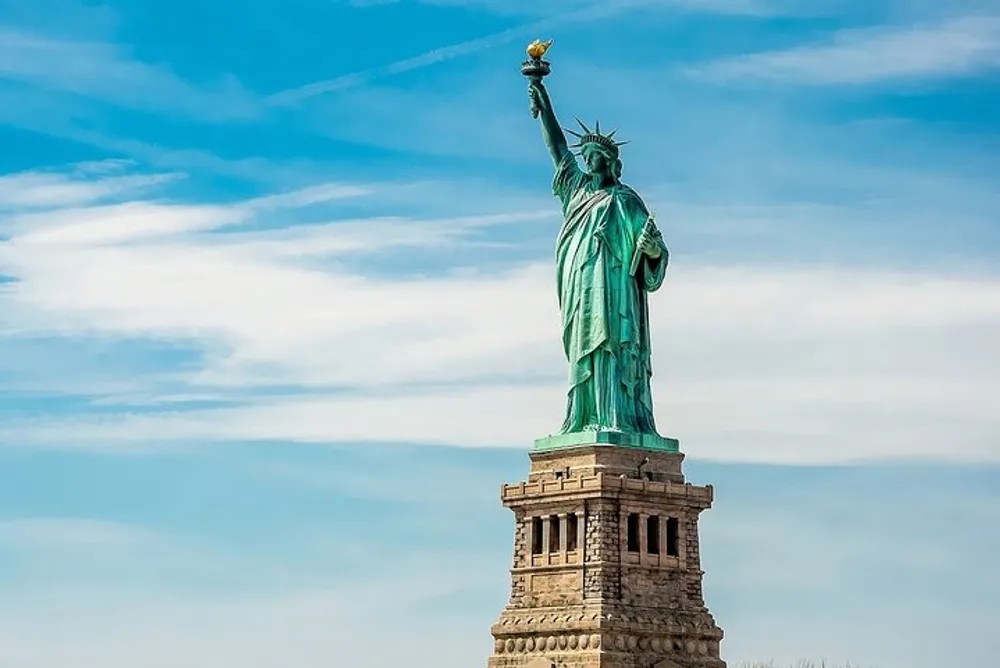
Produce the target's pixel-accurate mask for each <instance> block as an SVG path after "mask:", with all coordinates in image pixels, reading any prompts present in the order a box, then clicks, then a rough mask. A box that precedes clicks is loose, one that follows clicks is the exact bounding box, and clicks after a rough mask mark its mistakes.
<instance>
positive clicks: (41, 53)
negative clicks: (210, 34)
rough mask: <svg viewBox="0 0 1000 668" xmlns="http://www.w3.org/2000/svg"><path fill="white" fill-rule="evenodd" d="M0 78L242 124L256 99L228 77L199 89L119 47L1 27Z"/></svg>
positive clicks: (254, 111)
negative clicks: (236, 121) (240, 121)
mask: <svg viewBox="0 0 1000 668" xmlns="http://www.w3.org/2000/svg"><path fill="white" fill-rule="evenodd" d="M0 77H3V78H7V79H12V80H15V81H21V82H26V83H29V84H32V85H35V86H39V87H41V88H42V89H48V90H52V91H59V92H65V93H75V94H79V95H84V96H87V97H91V98H94V99H98V100H101V101H104V102H110V103H113V104H117V105H121V106H124V107H130V108H134V109H143V110H155V111H168V110H169V111H171V112H174V113H180V114H184V115H187V116H189V117H195V118H199V119H204V120H218V121H232V120H241V119H242V120H246V119H251V118H254V117H256V115H257V113H258V108H257V105H256V102H255V99H254V96H253V95H252V94H250V93H249V92H247V91H246V90H245V89H244V88H243V87H242V85H241V84H240V83H239V82H238V81H236V80H235V79H234V78H232V77H227V78H223V79H221V80H220V81H219V82H217V83H216V84H215V85H214V86H213V87H212V88H209V89H202V88H199V87H196V86H193V85H192V84H190V83H188V82H187V81H185V80H183V79H182V78H180V77H178V76H177V75H176V74H175V73H174V72H172V71H171V70H170V69H169V68H168V67H166V66H164V65H159V64H149V63H145V62H142V61H140V60H137V59H135V58H133V57H132V56H131V55H130V54H129V53H128V51H127V49H125V48H124V47H121V46H118V45H113V44H106V43H100V42H80V41H68V40H62V39H54V38H51V37H47V36H44V35H38V34H34V33H30V32H26V31H23V30H18V29H14V28H10V27H0Z"/></svg>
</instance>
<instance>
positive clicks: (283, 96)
mask: <svg viewBox="0 0 1000 668" xmlns="http://www.w3.org/2000/svg"><path fill="white" fill-rule="evenodd" d="M649 1H650V0H616V1H615V2H602V3H599V4H595V5H591V6H589V7H586V8H584V9H580V10H577V11H575V12H567V13H565V14H560V15H558V16H553V17H550V18H547V19H541V20H540V21H535V22H533V23H527V24H525V25H521V26H516V27H514V28H508V29H507V30H502V31H500V32H498V33H493V34H492V35H486V36H485V37H479V38H477V39H472V40H469V41H467V42H460V43H458V44H452V45H450V46H443V47H440V48H437V49H434V50H433V51H428V52H427V53H422V54H420V55H419V56H414V57H412V58H406V59H404V60H397V61H396V62H394V63H389V64H388V65H383V66H381V67H373V68H371V69H367V70H361V71H360V72H354V73H351V74H345V75H343V76H339V77H336V78H333V79H326V80H323V81H316V82H314V83H311V84H306V85H305V86H299V87H298V88H290V89H288V90H283V91H280V92H278V93H274V94H273V95H270V96H268V97H267V98H265V99H266V101H267V104H269V105H271V106H288V105H292V104H295V103H296V102H300V101H302V100H305V99H307V98H310V97H314V96H316V95H322V94H323V93H329V92H331V91H335V90H342V89H344V88H350V87H352V86H360V85H363V84H366V83H368V82H370V81H373V80H375V79H380V78H382V77H386V76H392V75H393V74H400V73H401V72H408V71H410V70H415V69H419V68H421V67H427V66H428V65H433V64H435V63H440V62H443V61H445V60H451V59H452V58H457V57H459V56H464V55H467V54H470V53H476V52H477V51H485V50H486V49H490V48H493V47H495V46H500V45H501V44H507V43H508V42H512V41H514V40H515V39H518V38H522V37H524V35H525V34H529V35H532V34H535V33H538V32H541V31H544V30H548V29H549V28H551V27H553V26H556V25H560V24H563V23H567V22H574V21H590V20H594V19H599V18H604V17H606V16H611V15H613V14H617V13H619V12H621V11H623V10H625V9H627V8H629V7H633V6H636V5H643V4H648V3H649Z"/></svg>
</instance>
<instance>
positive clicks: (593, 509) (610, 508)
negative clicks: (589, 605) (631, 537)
mask: <svg viewBox="0 0 1000 668" xmlns="http://www.w3.org/2000/svg"><path fill="white" fill-rule="evenodd" d="M619 515H620V513H619V509H618V502H617V501H614V500H611V499H597V500H592V501H588V502H587V514H586V518H585V521H586V523H587V524H586V533H585V537H586V544H585V546H584V555H585V557H584V578H583V597H584V598H585V599H604V600H617V599H619V598H620V597H621V565H620V559H621V556H620V555H621V539H620V535H621V531H620V525H619V521H618V518H619Z"/></svg>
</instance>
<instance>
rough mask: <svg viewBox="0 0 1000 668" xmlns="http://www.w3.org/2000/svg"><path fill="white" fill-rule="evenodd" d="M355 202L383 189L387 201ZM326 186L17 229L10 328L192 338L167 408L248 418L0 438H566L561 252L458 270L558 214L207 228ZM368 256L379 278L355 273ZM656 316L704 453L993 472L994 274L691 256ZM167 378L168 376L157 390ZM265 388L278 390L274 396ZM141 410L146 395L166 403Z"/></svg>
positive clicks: (659, 351) (274, 211) (87, 213)
mask: <svg viewBox="0 0 1000 668" xmlns="http://www.w3.org/2000/svg"><path fill="white" fill-rule="evenodd" d="M346 192H348V193H349V194H350V196H358V197H364V195H362V194H360V193H362V192H371V193H372V196H373V197H378V196H379V194H378V193H379V189H378V188H374V189H366V188H361V190H359V191H353V190H348V191H346ZM318 193H325V194H326V195H327V196H334V195H336V196H340V195H343V194H344V193H345V191H343V190H338V189H337V188H333V187H331V188H329V189H325V190H324V189H322V188H321V189H312V190H308V191H303V192H302V193H299V194H294V193H291V194H287V195H283V196H282V197H284V198H285V199H284V200H281V199H280V198H279V199H273V200H254V201H252V202H256V204H250V205H248V204H246V203H235V204H233V205H229V206H225V207H216V206H211V205H206V206H203V207H190V206H181V205H170V204H166V203H161V204H157V205H148V204H136V203H124V204H121V205H118V206H116V207H111V208H108V207H91V208H89V209H88V208H83V209H80V208H77V209H71V210H67V211H56V212H52V213H49V214H37V213H36V214H30V217H28V216H25V217H22V218H20V219H19V220H20V222H19V224H18V225H16V226H14V228H13V229H14V230H15V233H14V234H13V235H12V238H11V239H10V240H9V241H7V242H3V243H0V263H2V264H0V266H3V267H4V272H5V273H8V274H12V275H14V276H16V277H17V278H18V279H19V280H18V281H17V282H16V283H11V284H6V285H4V286H3V287H2V291H0V304H2V305H3V306H4V309H3V310H4V313H5V320H6V323H7V324H6V329H7V330H8V331H11V332H18V334H19V336H21V337H24V336H30V335H50V334H52V333H61V334H72V335H80V334H90V335H99V336H104V337H107V336H111V337H123V336H124V337H140V338H148V339H152V340H158V341H180V342H185V343H187V344H188V345H196V346H199V347H201V348H202V350H203V351H204V353H203V357H202V359H201V361H200V363H199V364H198V365H196V366H195V367H185V368H183V369H171V370H169V371H171V372H172V373H173V377H174V380H175V385H174V386H172V387H171V388H170V390H169V394H173V395H178V396H185V395H198V394H205V395H208V396H216V397H218V396H220V395H221V396H225V395H226V393H227V392H228V393H230V395H229V396H231V397H232V398H233V399H234V400H236V401H238V402H240V405H239V406H238V407H235V408H225V409H217V410H184V411H180V412H164V411H169V405H168V406H165V407H164V408H163V411H160V412H153V413H145V414H143V415H128V414H120V415H115V414H108V413H106V412H105V413H104V414H103V415H102V416H101V417H100V418H99V419H98V418H91V417H86V416H80V417H77V418H74V417H69V418H66V419H64V420H61V421H60V420H55V419H47V420H44V421H42V422H38V421H25V420H26V419H23V420H21V421H20V422H16V421H13V420H11V421H8V425H10V431H9V434H10V435H9V436H6V437H5V438H4V440H5V441H6V442H8V443H12V442H22V443H42V442H44V443H49V444H51V443H64V444H66V445H68V446H69V445H72V444H78V445H81V446H86V447H98V448H101V447H111V448H119V447H126V448H127V447H132V446H138V445H140V444H145V445H147V446H148V445H151V444H155V443H156V442H157V441H170V442H178V441H186V442H196V441H199V440H206V439H208V440H212V439H225V440H228V439H233V440H253V439H286V440H292V441H296V440H297V441H309V442H325V441H351V442H356V441H408V442H417V443H444V444H452V445H461V446H473V447H477V446H511V447H524V446H526V445H528V444H529V443H530V441H531V439H533V438H536V437H539V436H543V435H545V434H546V433H549V432H551V431H552V430H553V429H554V428H556V427H557V426H558V423H559V421H560V419H561V412H562V402H563V387H562V377H563V375H564V368H563V362H562V359H561V351H560V349H559V334H558V312H557V307H556V299H555V295H554V292H553V276H552V267H551V266H550V262H549V261H548V260H546V261H544V262H527V263H524V262H522V263H520V264H517V263H515V264H513V265H507V266H501V265H497V264H496V263H492V262H488V263H487V264H486V265H480V264H473V265H471V266H463V265H465V263H463V262H462V260H461V258H462V253H458V252H456V251H457V250H459V249H463V248H465V249H469V248H472V247H474V246H475V245H476V244H479V243H489V242H490V241H491V239H492V238H493V237H491V236H490V234H489V231H490V229H491V228H492V227H493V226H496V225H503V224H506V223H511V222H516V221H519V220H520V221H524V220H530V219H532V218H546V217H548V216H549V214H548V213H542V214H540V213H535V212H521V213H517V212H515V213H508V214H499V215H484V216H478V217H471V218H455V219H440V220H417V219H381V220H379V219H372V220H367V221H366V220H353V221H339V222H338V221H334V222H325V223H314V224H310V225H305V226H301V225H300V226H293V227H290V228H287V229H269V230H266V231H261V232H241V233H238V234H197V233H192V230H197V229H214V228H216V227H218V226H220V225H224V224H226V223H228V222H232V221H233V220H234V218H233V217H234V216H235V217H236V218H235V219H237V220H238V219H239V216H241V215H244V214H243V213H242V212H246V211H253V212H254V215H263V216H270V217H269V218H265V219H264V220H266V221H267V222H268V224H269V227H274V224H277V223H281V222H282V221H283V218H282V216H283V215H284V214H283V209H282V208H281V204H282V202H284V204H287V205H296V204H302V203H309V202H312V201H314V199H315V198H316V197H318V196H319V195H318ZM263 201H269V202H270V203H271V204H272V205H274V206H273V207H272V208H268V207H267V206H261V202H263ZM151 207H152V208H151ZM109 216H110V217H109ZM26 220H27V221H29V222H30V224H28V223H26V222H25V221H26ZM553 230H554V221H553ZM140 232H141V234H140ZM154 233H155V236H154ZM124 241H127V242H128V243H123V242H124ZM55 242H58V243H55ZM421 249H423V251H445V250H447V251H448V252H449V254H450V255H451V259H450V260H448V266H450V267H451V268H450V270H447V271H445V272H444V273H440V274H435V275H430V276H424V277H414V276H409V275H407V274H405V273H402V274H401V273H399V272H393V271H391V267H392V266H393V265H394V264H395V263H398V262H400V260H402V259H405V258H408V257H419V254H418V251H421ZM366 266H367V267H369V268H373V269H376V270H375V271H371V270H368V269H361V270H359V269H357V268H356V267H366ZM651 310H652V318H653V327H654V342H655V346H654V365H655V371H656V376H655V379H656V389H655V392H656V397H657V406H658V414H659V416H660V418H659V419H660V424H661V427H662V430H663V431H664V432H665V433H668V434H671V435H675V436H679V437H680V438H681V439H682V441H683V442H684V443H685V447H686V449H687V450H688V451H689V452H691V453H692V454H695V455H696V456H699V457H708V458H722V459H734V460H753V461H781V462H821V461H824V462H825V461H852V460H859V459H870V458H885V457H907V456H916V457H944V458H953V459H959V460H996V459H998V458H1000V438H998V435H1000V424H998V420H1000V416H998V415H997V414H996V411H995V410H994V408H993V403H992V402H991V400H990V397H992V396H997V395H1000V383H998V381H997V378H1000V367H998V363H1000V362H998V360H1000V354H998V352H1000V351H998V348H997V343H996V342H997V341H1000V282H998V280H997V279H996V278H994V277H989V276H986V277H975V276H945V275H934V274H922V273H917V272H878V271H861V270H849V269H843V268H841V269H838V268H836V267H826V268H821V267H815V268H763V267H754V266H743V267H730V268H725V269H722V268H713V267H706V266H702V267H693V266H687V265H686V264H685V259H684V258H683V257H681V258H679V259H677V260H676V263H675V265H674V267H673V268H672V269H671V271H670V272H669V276H668V280H667V283H666V285H665V287H664V288H663V290H662V291H661V292H658V293H656V294H655V295H653V297H652V305H651ZM156 381H162V377H158V378H157V379H156ZM176 383H179V385H177V384H176ZM151 387H162V386H161V385H158V384H157V382H154V381H153V379H151ZM269 387H282V388H286V390H285V391H284V392H283V395H282V396H280V397H277V398H276V397H266V394H265V395H261V394H259V393H260V392H261V391H265V393H266V390H267V388H269ZM287 388H299V389H300V390H301V391H302V392H303V393H300V394H295V393H291V394H289V393H288V392H287ZM154 391H155V390H154ZM255 392H256V393H258V394H257V395H256V398H254V393H255ZM101 400H102V401H103V402H104V403H105V404H107V402H108V401H109V400H113V399H112V398H109V397H104V398H102V399H101ZM125 401H126V403H130V404H133V405H140V404H143V403H145V404H147V405H154V404H156V403H157V401H160V402H162V401H164V397H144V396H143V395H142V394H141V393H139V394H138V395H136V396H134V397H132V398H129V397H126V398H125ZM130 444H131V445H130ZM944 444H946V445H944Z"/></svg>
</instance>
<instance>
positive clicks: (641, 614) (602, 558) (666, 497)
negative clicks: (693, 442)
mask: <svg viewBox="0 0 1000 668" xmlns="http://www.w3.org/2000/svg"><path fill="white" fill-rule="evenodd" d="M594 440H595V441H596V440H599V439H594ZM671 450H672V449H671V448H660V449H650V448H643V447H623V446H621V445H609V444H598V443H592V444H590V445H586V444H582V445H572V446H569V447H560V448H555V449H547V450H545V449H539V448H536V450H535V451H534V452H533V453H532V454H531V471H530V473H529V474H528V479H527V480H526V481H524V482H520V483H515V484H508V485H504V486H503V489H502V500H503V503H504V505H505V506H506V507H508V508H510V509H511V510H512V511H513V512H514V516H515V518H516V528H515V532H514V564H513V568H512V569H511V595H510V601H509V603H508V604H507V606H506V607H505V608H504V610H503V612H502V613H501V614H500V618H499V619H498V620H497V622H496V623H495V624H494V625H493V627H492V629H491V631H492V634H493V638H494V650H493V655H492V656H491V657H490V659H489V663H488V667H489V668H556V667H558V668H725V665H726V664H725V662H723V661H722V660H721V659H720V658H719V643H720V641H721V640H722V635H723V634H722V629H720V628H719V627H718V626H717V625H716V624H715V620H714V619H713V618H712V615H711V614H710V613H709V611H708V608H706V607H705V602H704V600H703V598H702V575H703V572H702V570H701V559H700V555H699V551H698V516H699V514H700V513H701V511H703V510H706V509H707V508H709V507H710V506H711V504H712V488H711V487H710V486H707V487H700V486H696V485H691V484H690V483H686V482H685V481H684V476H683V474H682V472H681V462H682V461H683V458H684V455H682V454H680V453H679V452H676V451H671Z"/></svg>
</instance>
